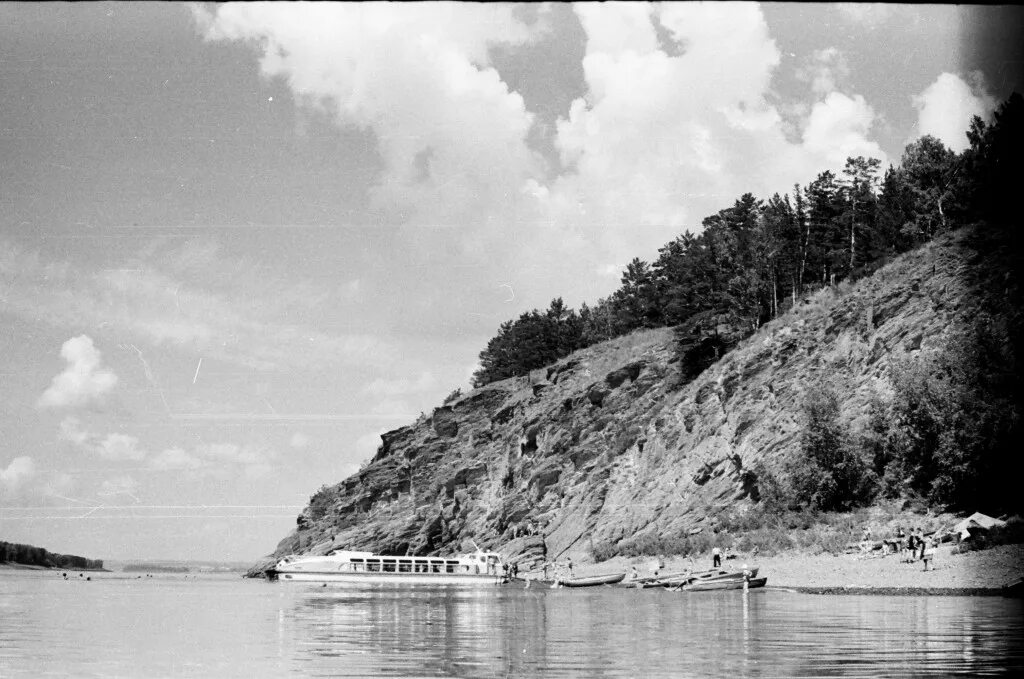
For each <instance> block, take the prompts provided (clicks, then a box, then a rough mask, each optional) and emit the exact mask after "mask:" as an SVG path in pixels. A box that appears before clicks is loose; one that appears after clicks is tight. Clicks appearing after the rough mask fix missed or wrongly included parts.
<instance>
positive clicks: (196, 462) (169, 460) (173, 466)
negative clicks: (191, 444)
mask: <svg viewBox="0 0 1024 679" xmlns="http://www.w3.org/2000/svg"><path fill="white" fill-rule="evenodd" d="M207 464H208V463H207V462H206V461H205V460H202V459H200V458H199V457H197V456H196V455H193V454H192V453H190V452H188V451H187V450H185V449H184V448H167V449H166V450H162V451H160V452H159V453H157V454H156V455H154V456H153V457H152V458H151V459H150V461H149V466H150V467H151V468H152V469H156V470H158V471H176V470H192V471H194V470H196V469H202V468H203V467H205V466H206V465H207Z"/></svg>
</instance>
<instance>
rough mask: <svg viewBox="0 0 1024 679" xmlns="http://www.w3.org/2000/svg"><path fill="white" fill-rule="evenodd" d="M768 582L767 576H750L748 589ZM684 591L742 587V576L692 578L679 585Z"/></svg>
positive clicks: (762, 585)
mask: <svg viewBox="0 0 1024 679" xmlns="http://www.w3.org/2000/svg"><path fill="white" fill-rule="evenodd" d="M766 582H768V578H751V579H750V581H749V582H747V587H748V588H749V589H754V588H756V587H764V585H765V583H766ZM679 589H681V590H682V591H684V592H708V591H711V590H716V589H743V578H740V579H739V580H737V579H735V578H718V579H709V580H694V581H693V582H690V583H688V584H685V585H683V586H682V587H680V588H679Z"/></svg>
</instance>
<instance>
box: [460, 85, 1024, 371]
mask: <svg viewBox="0 0 1024 679" xmlns="http://www.w3.org/2000/svg"><path fill="white" fill-rule="evenodd" d="M1022 109H1024V100H1022V98H1021V96H1020V95H1019V94H1017V93H1014V94H1013V95H1012V96H1011V97H1010V99H1008V100H1007V101H1006V102H1005V103H1004V104H1003V105H1002V106H1001V107H1000V108H999V110H998V111H997V112H996V113H995V116H994V120H993V122H992V123H985V122H983V121H982V120H981V119H980V118H978V117H975V118H974V120H973V121H972V123H971V127H970V130H969V131H968V139H969V141H970V147H969V148H967V149H966V150H964V151H963V152H962V153H955V152H953V151H951V150H950V149H948V148H946V147H945V146H944V145H943V144H942V142H941V141H939V140H938V139H936V138H935V137H932V136H924V137H921V138H920V139H918V140H917V141H915V142H913V143H911V144H909V145H908V146H907V147H906V149H905V150H904V153H903V157H902V158H901V161H900V164H899V166H896V167H893V166H890V167H889V168H887V169H886V170H885V171H884V172H882V169H881V167H880V162H879V161H878V160H876V159H873V158H864V157H856V158H849V159H848V160H847V162H846V166H845V167H844V168H843V170H842V172H840V173H839V174H835V173H833V172H830V171H826V172H822V173H820V174H819V175H818V176H817V177H816V178H815V179H814V180H813V181H812V182H810V183H809V184H808V185H807V186H805V187H800V186H799V185H797V186H794V187H793V191H792V194H786V195H781V196H780V195H778V194H775V195H773V196H771V197H770V198H768V199H767V200H761V199H758V198H756V197H754V196H753V195H752V194H749V193H747V194H744V195H742V196H741V197H740V198H738V199H737V200H736V201H735V203H734V204H733V205H732V206H731V207H728V208H726V209H724V210H720V211H719V212H718V213H716V214H714V215H711V216H709V217H706V218H705V219H704V220H703V222H702V225H703V227H704V228H703V230H702V231H701V233H700V234H698V235H694V234H693V233H691V232H689V231H687V232H685V233H683V234H682V235H680V236H678V237H677V238H675V239H674V240H672V241H671V242H669V243H666V244H665V245H664V246H663V247H662V248H661V249H660V250H659V256H658V258H657V259H656V260H655V261H654V262H653V263H648V262H645V261H642V260H640V259H638V258H634V259H633V260H632V261H631V262H629V264H628V265H627V266H626V270H625V271H624V272H623V273H622V278H621V287H620V288H619V289H618V290H616V291H615V292H614V293H613V294H612V295H610V296H609V297H607V298H605V299H600V300H598V302H597V303H596V304H594V305H593V306H588V305H587V304H586V303H584V304H583V305H582V306H581V308H580V310H579V312H576V311H575V310H573V309H571V308H569V307H567V306H566V305H565V303H564V302H563V300H562V298H561V297H559V298H556V299H554V300H552V302H551V304H550V306H549V307H548V309H547V310H545V311H539V310H537V309H534V310H533V311H530V312H527V313H523V314H521V315H520V316H519V318H518V319H515V320H509V321H506V322H504V323H502V324H501V326H500V327H499V328H498V333H497V335H495V336H494V337H493V338H492V339H491V340H490V341H489V342H488V343H487V346H486V348H485V349H484V350H483V351H482V352H481V353H480V368H479V369H478V370H477V371H476V372H475V373H474V375H473V386H475V387H479V386H483V385H485V384H488V383H490V382H494V381H497V380H502V379H505V378H508V377H514V376H517V375H525V374H527V373H529V371H531V370H533V369H536V368H540V367H543V366H545V365H549V364H551V363H552V362H554V361H556V360H558V359H559V358H562V357H563V356H566V355H568V354H570V353H571V352H573V351H576V350H577V349H581V348H584V347H587V346H590V345H592V344H596V343H598V342H601V341H604V340H608V339H611V338H613V337H617V336H620V335H624V334H626V333H629V332H631V331H633V330H635V329H638V328H653V327H659V326H673V327H676V328H684V327H690V326H692V325H693V322H694V321H695V320H701V321H705V320H706V322H704V323H703V325H704V329H703V330H702V331H701V333H700V334H701V337H699V338H698V340H699V341H697V342H694V341H693V337H691V336H690V334H691V333H690V331H684V332H681V337H680V352H681V353H682V358H683V359H684V360H683V361H682V362H681V365H682V368H683V370H684V371H686V372H687V373H688V375H687V376H688V377H693V376H695V375H696V374H697V373H699V372H700V370H702V369H703V368H704V367H706V365H708V364H710V363H711V362H713V361H714V360H716V359H717V358H719V357H720V356H721V354H722V353H724V352H725V351H728V350H729V348H731V346H732V345H733V344H735V342H736V341H737V340H738V339H740V338H742V337H743V336H745V335H748V334H750V333H752V332H754V331H755V330H756V329H757V328H758V327H759V326H760V325H761V324H762V323H764V322H766V321H768V320H770V319H772V318H774V317H776V316H777V315H778V314H780V313H782V312H783V311H785V310H786V309H787V308H788V307H789V306H791V305H792V304H794V303H796V301H797V300H798V299H800V298H801V297H803V296H804V295H806V294H807V293H809V292H811V291H813V290H816V289H818V288H821V287H823V286H827V285H833V284H835V283H837V282H839V281H841V280H843V279H848V278H856V277H859V276H862V275H865V274H868V273H871V272H872V271H874V270H875V269H877V268H878V267H880V266H881V265H882V264H884V263H885V262H886V261H887V260H888V259H890V258H891V257H892V256H894V255H897V254H899V253H901V252H904V251H906V250H909V249H911V248H913V247H916V246H918V245H920V244H922V243H924V242H926V241H928V240H930V239H931V238H933V237H935V236H936V235H937V234H939V233H942V232H943V231H946V230H948V229H952V228H954V227H957V226H960V225H963V224H966V223H971V222H976V221H982V220H985V221H988V222H990V223H991V225H992V228H999V225H1000V224H1002V223H1005V222H1006V219H1007V218H1008V216H1009V215H1011V214H1012V209H1011V207H1010V202H1009V201H1010V200H1011V199H1012V198H1013V197H1015V194H1016V192H1017V191H1019V190H1020V181H1021V171H1020V168H1021V163H1022V159H1021V146H1022V144H1021V134H1022V132H1021V129H1022V125H1021V118H1022ZM720 328H724V329H726V332H723V333H721V334H719V332H718V329H720ZM709 329H710V330H709Z"/></svg>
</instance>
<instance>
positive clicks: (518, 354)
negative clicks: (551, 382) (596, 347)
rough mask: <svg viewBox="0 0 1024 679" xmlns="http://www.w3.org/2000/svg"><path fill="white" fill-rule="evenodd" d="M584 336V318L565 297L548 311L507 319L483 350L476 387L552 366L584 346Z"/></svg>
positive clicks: (476, 373) (559, 299)
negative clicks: (582, 319)
mask: <svg viewBox="0 0 1024 679" xmlns="http://www.w3.org/2000/svg"><path fill="white" fill-rule="evenodd" d="M582 335H583V321H581V319H580V317H579V316H577V315H576V312H575V311H573V310H572V309H569V308H567V307H566V306H565V303H564V302H563V301H562V298H561V297H559V298H557V299H554V300H552V301H551V306H550V307H549V308H548V310H547V311H546V312H545V313H541V312H539V311H537V310H536V309H534V310H533V311H530V312H529V313H524V314H522V315H521V316H520V317H519V318H518V320H516V321H506V322H505V323H502V324H501V327H500V328H499V329H498V334H497V336H495V337H494V338H492V339H491V341H490V342H488V343H487V348H486V349H484V350H483V351H482V352H480V368H479V370H477V371H476V372H475V373H473V386H475V387H480V386H483V385H485V384H488V383H490V382H495V381H497V380H503V379H505V378H508V377H515V376H517V375H525V374H527V373H529V372H530V371H531V370H534V369H536V368H542V367H544V366H546V365H550V364H552V363H554V362H555V361H557V360H558V359H560V358H562V357H563V356H568V355H569V354H571V353H572V352H573V351H575V350H576V349H579V348H581V347H582V346H583V345H582V343H581V337H582Z"/></svg>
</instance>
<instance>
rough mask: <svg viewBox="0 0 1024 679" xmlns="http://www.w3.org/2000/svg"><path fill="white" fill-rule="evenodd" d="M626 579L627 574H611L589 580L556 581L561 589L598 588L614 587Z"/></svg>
mask: <svg viewBox="0 0 1024 679" xmlns="http://www.w3.org/2000/svg"><path fill="white" fill-rule="evenodd" d="M625 577H626V574H625V573H611V574H608V575H592V576H590V577H589V578H571V579H569V580H562V579H558V580H556V581H555V582H556V586H559V587H598V586H600V585H614V584H615V583H617V582H622V579H623V578H625Z"/></svg>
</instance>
